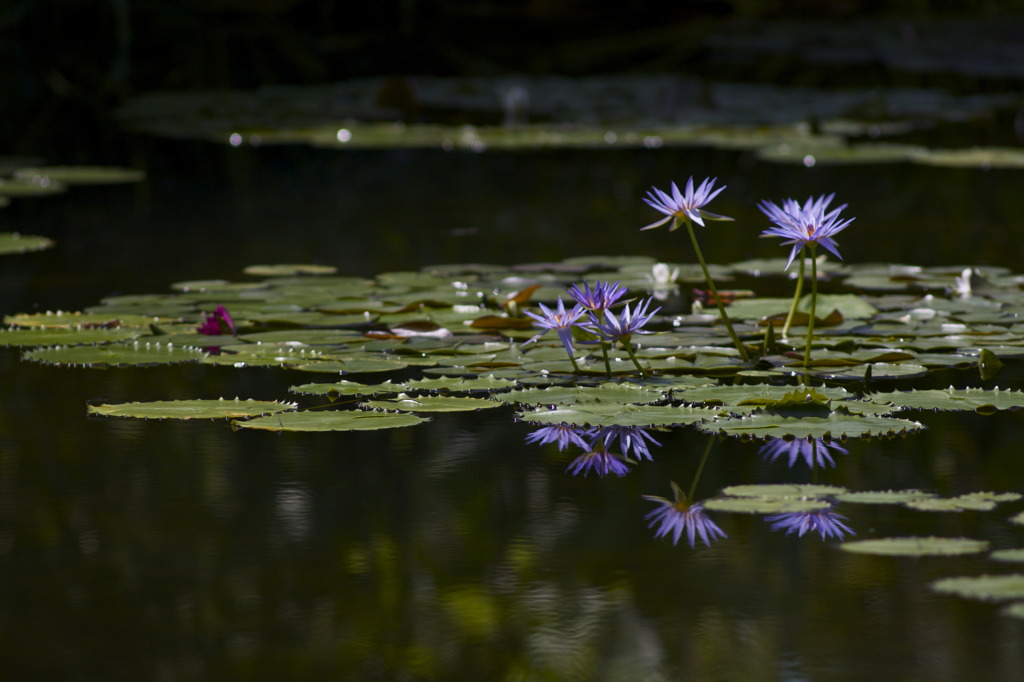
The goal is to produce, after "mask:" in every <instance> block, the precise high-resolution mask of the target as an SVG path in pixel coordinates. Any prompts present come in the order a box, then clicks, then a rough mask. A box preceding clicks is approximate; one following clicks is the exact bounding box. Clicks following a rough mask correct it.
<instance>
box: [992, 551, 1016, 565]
mask: <svg viewBox="0 0 1024 682" xmlns="http://www.w3.org/2000/svg"><path fill="white" fill-rule="evenodd" d="M988 556H989V558H990V559H992V560H994V561H1006V562H1013V563H1017V562H1024V549H997V550H996V551H994V552H992V553H991V554H989V555H988Z"/></svg>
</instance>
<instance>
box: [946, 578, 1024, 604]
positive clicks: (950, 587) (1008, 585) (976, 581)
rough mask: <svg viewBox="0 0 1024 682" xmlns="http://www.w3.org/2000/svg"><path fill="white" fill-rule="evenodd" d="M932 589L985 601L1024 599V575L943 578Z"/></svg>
mask: <svg viewBox="0 0 1024 682" xmlns="http://www.w3.org/2000/svg"><path fill="white" fill-rule="evenodd" d="M932 589H933V590H935V591H936V592H942V593H945V594H955V595H957V596H960V597H966V598H968V599H981V600H984V601H1000V600H1003V599H1024V574H1020V573H1010V574H1007V575H979V576H964V577H959V578H943V579H942V580H936V581H935V582H933V583H932Z"/></svg>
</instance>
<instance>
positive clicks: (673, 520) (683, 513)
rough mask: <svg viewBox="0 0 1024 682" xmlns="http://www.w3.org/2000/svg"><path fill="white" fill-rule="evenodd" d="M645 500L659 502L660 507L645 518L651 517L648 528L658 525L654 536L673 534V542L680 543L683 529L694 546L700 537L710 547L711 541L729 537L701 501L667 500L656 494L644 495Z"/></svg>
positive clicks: (688, 540) (690, 543) (691, 545)
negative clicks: (709, 515) (713, 519)
mask: <svg viewBox="0 0 1024 682" xmlns="http://www.w3.org/2000/svg"><path fill="white" fill-rule="evenodd" d="M643 497H644V499H645V500H650V501H651V502H657V503H658V505H659V506H658V508H657V509H655V510H654V511H652V512H649V513H648V514H647V515H646V516H644V518H645V519H650V520H651V522H650V523H649V524H647V527H648V528H653V527H654V526H655V525H657V526H658V530H657V531H656V532H655V533H654V537H656V538H660V537H662V536H664V535H668V534H669V533H671V534H672V544H673V545H675V544H678V543H679V538H680V537H682V535H683V531H686V541H687V542H688V543H689V545H690V547H691V548H692V547H693V546H694V545H696V544H697V539H698V538H699V539H700V541H701V542H703V543H704V544H705V545H707V546H708V547H710V546H711V543H712V542H714V541H715V540H718V539H720V538H724V537H728V536H727V535H726V534H725V531H723V530H722V529H721V528H719V527H718V525H717V524H716V523H715V522H714V521H712V520H711V519H710V518H708V515H707V512H705V511H704V505H703V504H701V503H700V502H694V503H692V504H691V503H689V502H687V501H686V500H685V499H684V498H680V499H677V500H675V501H672V500H666V499H665V498H664V497H657V496H655V495H644V496H643Z"/></svg>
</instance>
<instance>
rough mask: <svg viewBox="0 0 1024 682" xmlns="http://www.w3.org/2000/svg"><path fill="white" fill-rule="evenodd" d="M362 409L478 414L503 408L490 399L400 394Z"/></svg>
mask: <svg viewBox="0 0 1024 682" xmlns="http://www.w3.org/2000/svg"><path fill="white" fill-rule="evenodd" d="M359 406H360V407H363V408H365V409H373V410H398V411H400V412H476V411H478V410H490V409H493V408H495V407H501V403H499V402H496V401H494V400H490V399H488V398H468V397H461V396H447V395H446V396H440V395H426V396H418V397H416V398H410V397H409V396H408V395H406V394H405V393H399V394H398V396H397V397H396V398H395V399H394V400H368V401H366V402H362V403H360V404H359Z"/></svg>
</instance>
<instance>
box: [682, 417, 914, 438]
mask: <svg viewBox="0 0 1024 682" xmlns="http://www.w3.org/2000/svg"><path fill="white" fill-rule="evenodd" d="M697 428H699V429H700V430H702V431H706V432H708V433H720V434H722V435H726V436H749V437H754V438H766V437H772V438H784V437H786V436H792V437H795V438H808V437H810V438H826V437H828V438H844V437H855V436H859V437H865V436H891V435H895V434H902V433H910V432H913V431H919V430H921V429H923V428H924V425H923V424H921V423H920V422H914V421H910V420H907V419H894V418H891V417H872V416H861V415H855V414H844V413H842V412H832V413H830V414H828V415H826V416H804V417H790V416H784V415H782V414H778V413H775V412H756V413H754V414H752V415H749V416H742V417H732V418H728V417H726V418H718V419H715V420H714V421H709V422H704V423H701V424H698V425H697Z"/></svg>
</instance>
